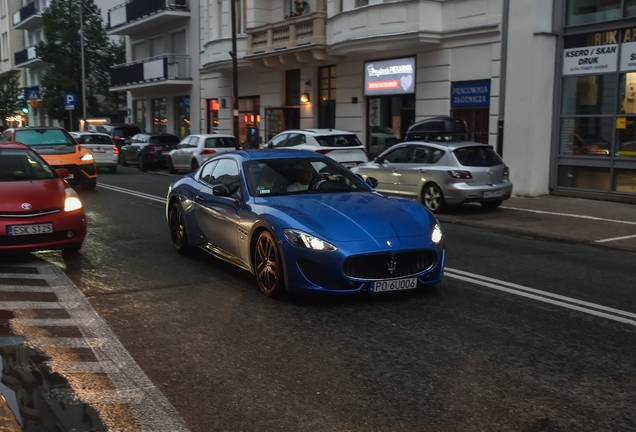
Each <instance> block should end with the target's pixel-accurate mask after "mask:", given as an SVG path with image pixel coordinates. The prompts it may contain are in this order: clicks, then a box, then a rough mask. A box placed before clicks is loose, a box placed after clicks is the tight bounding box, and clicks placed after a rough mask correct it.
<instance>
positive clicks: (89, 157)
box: [80, 153, 93, 162]
mask: <svg viewBox="0 0 636 432" xmlns="http://www.w3.org/2000/svg"><path fill="white" fill-rule="evenodd" d="M80 160H82V161H84V162H86V161H91V160H93V155H92V154H91V153H87V154H85V155H84V156H82V157H81V158H80Z"/></svg>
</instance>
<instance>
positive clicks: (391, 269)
mask: <svg viewBox="0 0 636 432" xmlns="http://www.w3.org/2000/svg"><path fill="white" fill-rule="evenodd" d="M387 266H388V267H389V274H390V275H391V277H393V273H395V267H397V261H394V260H393V257H391V261H389V263H388V264H387Z"/></svg>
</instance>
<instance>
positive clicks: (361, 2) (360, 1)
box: [355, 0, 369, 7]
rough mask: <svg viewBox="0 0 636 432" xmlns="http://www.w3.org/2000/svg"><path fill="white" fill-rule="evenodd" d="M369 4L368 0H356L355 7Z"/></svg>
mask: <svg viewBox="0 0 636 432" xmlns="http://www.w3.org/2000/svg"><path fill="white" fill-rule="evenodd" d="M368 4H369V0H356V3H355V7H360V6H366V5H368Z"/></svg>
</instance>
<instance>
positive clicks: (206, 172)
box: [199, 161, 216, 183]
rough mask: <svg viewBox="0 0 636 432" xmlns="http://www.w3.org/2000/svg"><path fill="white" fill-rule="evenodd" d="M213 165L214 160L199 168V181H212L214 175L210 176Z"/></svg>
mask: <svg viewBox="0 0 636 432" xmlns="http://www.w3.org/2000/svg"><path fill="white" fill-rule="evenodd" d="M215 166H216V161H214V162H210V163H208V164H205V165H203V168H201V174H200V177H199V178H200V179H201V181H204V182H206V183H210V182H212V180H214V177H213V176H212V171H214V167H215Z"/></svg>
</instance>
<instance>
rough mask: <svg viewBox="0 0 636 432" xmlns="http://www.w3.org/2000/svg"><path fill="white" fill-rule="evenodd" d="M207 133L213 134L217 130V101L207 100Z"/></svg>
mask: <svg viewBox="0 0 636 432" xmlns="http://www.w3.org/2000/svg"><path fill="white" fill-rule="evenodd" d="M207 107H208V133H214V132H217V131H218V130H219V100H218V99H208V100H207Z"/></svg>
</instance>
